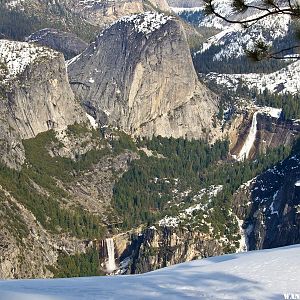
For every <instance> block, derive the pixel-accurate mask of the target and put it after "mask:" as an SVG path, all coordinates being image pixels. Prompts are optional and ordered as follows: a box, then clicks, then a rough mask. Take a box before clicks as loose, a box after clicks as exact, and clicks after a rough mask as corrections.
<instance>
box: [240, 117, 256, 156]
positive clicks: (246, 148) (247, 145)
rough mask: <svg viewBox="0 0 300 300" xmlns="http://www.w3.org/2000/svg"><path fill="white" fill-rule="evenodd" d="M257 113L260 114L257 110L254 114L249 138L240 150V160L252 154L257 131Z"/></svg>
mask: <svg viewBox="0 0 300 300" xmlns="http://www.w3.org/2000/svg"><path fill="white" fill-rule="evenodd" d="M257 114H258V112H255V113H254V114H253V119H252V124H251V128H250V131H249V133H248V136H247V139H246V141H245V143H244V145H243V148H242V150H241V151H240V154H239V155H238V160H240V161H241V160H245V159H247V158H248V156H249V154H250V150H251V148H252V146H253V144H254V142H255V138H256V132H257Z"/></svg>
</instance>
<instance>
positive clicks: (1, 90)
mask: <svg viewBox="0 0 300 300" xmlns="http://www.w3.org/2000/svg"><path fill="white" fill-rule="evenodd" d="M195 2H196V1H195ZM254 2H255V1H254ZM169 4H170V5H169ZM169 4H168V3H167V2H166V1H165V0H161V1H158V0H156V1H154V0H151V1H142V0H132V1H127V0H124V1H104V0H103V1H102V0H99V1H71V0H68V1H67V0H61V1H58V0H56V1H37V0H28V1H21V0H20V1H3V2H1V3H0V7H1V11H0V16H1V19H0V32H1V34H2V35H1V39H0V107H1V109H0V153H1V156H0V203H1V209H0V214H1V218H0V240H1V242H0V278H1V279H29V278H52V277H55V278H58V277H59V278H62V277H79V276H80V277H81V276H105V275H116V277H117V278H119V277H122V276H117V275H129V274H141V273H146V272H150V271H154V270H158V269H161V268H164V267H170V266H172V265H175V264H179V263H186V262H189V261H193V260H199V259H205V258H209V257H213V256H218V255H226V254H231V255H233V256H234V255H237V254H235V253H239V252H248V251H252V250H260V249H270V248H276V247H284V246H291V245H295V244H299V243H300V234H299V232H300V206H299V205H300V197H299V195H300V190H299V180H300V169H299V160H300V147H299V135H300V123H299V119H300V106H299V93H298V92H299V80H298V77H299V75H298V69H299V68H298V65H299V63H298V60H297V59H295V58H290V57H289V56H291V55H297V53H294V52H293V51H290V52H287V53H286V57H284V59H283V60H278V61H277V60H275V61H274V60H266V61H260V62H253V61H250V59H249V57H247V55H246V54H245V51H244V50H245V47H246V46H247V47H248V46H249V44H250V46H251V43H252V44H253V42H252V41H255V40H257V39H259V38H263V39H264V40H265V41H266V42H268V43H271V44H272V47H274V49H277V48H278V47H281V46H282V45H287V43H289V42H291V41H293V38H294V37H293V34H294V31H293V30H294V29H293V28H294V27H293V26H294V23H293V22H294V20H292V19H291V18H290V17H286V16H279V17H277V16H276V17H274V18H273V19H270V22H267V21H266V20H264V21H261V22H260V23H259V22H258V23H256V24H254V25H253V26H249V27H248V28H247V29H243V28H242V27H238V26H237V25H236V24H233V25H231V24H227V23H224V22H223V21H220V20H219V19H217V18H213V17H212V16H205V15H204V14H203V5H202V6H201V5H199V6H197V3H192V1H191V2H189V3H188V4H187V1H181V0H177V1H176V0H174V1H169ZM218 9H220V11H222V12H224V13H225V15H226V16H230V17H233V18H235V19H238V20H239V19H241V20H243V19H244V18H247V17H249V16H251V15H253V11H252V10H251V9H250V11H247V12H245V14H242V13H238V14H234V12H232V11H231V10H228V7H227V6H226V2H224V1H219V6H218ZM12 16H13V18H14V19H15V20H18V22H20V24H23V25H24V26H14V25H13V24H12V23H11V20H12ZM9 28H10V29H9ZM261 28H263V29H261ZM2 37H3V38H2ZM288 41H289V42H288ZM294 247H295V248H293V246H291V247H290V248H286V249H291V251H295V249H296V247H297V246H294ZM284 249H285V248H284ZM276 251H283V250H274V253H276ZM253 253H256V252H253ZM262 253H266V255H267V254H269V255H273V252H268V251H263V252H262ZM251 255H253V256H255V254H252V252H249V253H246V254H244V256H243V255H237V257H240V258H241V260H245V259H244V258H243V257H247V256H249V257H250V256H251ZM221 257H223V256H221ZM224 257H225V258H226V257H230V256H224ZM214 259H215V260H216V261H217V260H218V259H219V258H212V260H214ZM209 260H210V259H208V260H203V264H204V265H205V262H208V261H209ZM194 263H195V264H199V267H197V268H200V269H201V268H202V267H200V265H201V264H202V262H201V260H200V261H199V262H198V261H197V262H192V263H190V265H189V264H187V265H188V266H191V265H193V264H194ZM243 263H244V262H243ZM180 266H181V265H179V266H176V267H171V270H175V269H176V268H180ZM172 268H174V269H172ZM157 272H158V273H159V272H162V273H163V272H164V271H163V270H162V271H157ZM166 272H168V271H166ZM216 272H218V271H216ZM150 274H155V273H150ZM143 276H145V278H146V277H147V276H150V277H151V276H152V275H143ZM143 276H140V277H137V278H144V277H143ZM112 278H114V277H112ZM124 278H129V277H124ZM72 280H73V279H72ZM88 280H92V279H88ZM113 280H120V281H122V280H123V279H113ZM124 280H125V279H124ZM21 282H22V281H21ZM54 282H57V283H58V285H59V284H60V281H54ZM74 282H75V281H74ZM93 284H94V283H93ZM170 284H171V283H170ZM0 286H5V284H4V283H3V282H0ZM8 287H9V284H7V286H6V290H7V289H8ZM21 290H22V288H21ZM158 294H159V293H158ZM204 295H205V293H204ZM210 295H211V297H214V295H215V294H214V293H212V294H210ZM259 295H260V294H259ZM1 296H2V295H1V292H0V298H1ZM203 297H204V296H203Z"/></svg>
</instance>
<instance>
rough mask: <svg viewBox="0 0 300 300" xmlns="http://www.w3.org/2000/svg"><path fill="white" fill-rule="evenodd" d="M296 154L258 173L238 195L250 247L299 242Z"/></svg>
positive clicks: (299, 171)
mask: <svg viewBox="0 0 300 300" xmlns="http://www.w3.org/2000/svg"><path fill="white" fill-rule="evenodd" d="M299 161H300V158H299V155H294V156H292V157H290V158H288V159H286V160H284V161H283V162H281V163H279V164H277V165H276V166H274V167H273V168H271V169H269V170H267V171H266V172H264V173H262V174H261V175H259V176H258V177H257V178H255V179H254V180H252V182H251V183H249V184H248V185H247V186H244V187H243V188H241V189H240V191H239V192H238V193H237V194H236V196H235V203H234V211H236V213H237V215H238V216H239V218H240V219H243V220H245V222H244V225H243V227H244V229H245V232H246V237H247V241H248V248H249V250H255V249H265V248H274V247H280V246H287V245H292V244H297V243H299V242H300V189H299V186H300V167H299Z"/></svg>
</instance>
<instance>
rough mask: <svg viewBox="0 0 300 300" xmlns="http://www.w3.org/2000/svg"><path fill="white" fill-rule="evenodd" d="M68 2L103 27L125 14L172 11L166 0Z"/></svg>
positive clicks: (88, 19) (70, 6) (73, 9)
mask: <svg viewBox="0 0 300 300" xmlns="http://www.w3.org/2000/svg"><path fill="white" fill-rule="evenodd" d="M66 3H67V6H68V7H69V8H70V9H71V11H73V12H75V13H76V14H79V15H81V17H83V18H84V19H85V20H87V21H88V22H89V23H91V24H93V25H97V26H100V27H102V28H103V27H104V26H107V25H109V24H111V23H112V22H114V21H116V20H117V19H119V18H120V17H123V16H127V15H132V14H137V13H143V12H145V11H147V10H161V11H167V12H169V11H170V7H169V5H168V3H167V2H166V0H150V1H145V0H130V1H129V0H112V1H107V0H100V1H94V0H88V1H77V0H69V1H66Z"/></svg>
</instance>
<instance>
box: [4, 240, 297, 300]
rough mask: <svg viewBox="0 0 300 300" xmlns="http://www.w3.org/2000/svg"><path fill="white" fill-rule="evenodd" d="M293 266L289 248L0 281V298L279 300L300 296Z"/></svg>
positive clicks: (292, 250) (293, 255) (293, 248)
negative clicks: (123, 270) (132, 269)
mask: <svg viewBox="0 0 300 300" xmlns="http://www.w3.org/2000/svg"><path fill="white" fill-rule="evenodd" d="M299 265H300V245H294V246H289V247H284V248H277V249H272V250H261V251H252V252H247V253H243V254H232V255H224V256H219V257H214V258H208V259H203V260H197V261H193V262H189V263H183V264H179V265H176V266H173V267H168V268H165V269H161V270H158V271H155V272H151V273H147V274H144V275H135V276H115V277H90V278H73V279H54V280H51V279H50V280H11V281H0V299H1V300H2V299H3V300H4V299H13V300H17V299H18V300H19V299H22V300H23V299H30V300H37V299H39V300H43V299H44V300H45V299H47V300H49V299H122V300H125V299H174V300H175V299H232V300H233V299H284V298H285V297H290V295H289V293H297V292H298V293H299V294H300V290H299V286H300V268H299ZM288 299H290V298H288ZM291 299H292V298H291Z"/></svg>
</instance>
